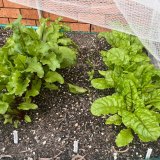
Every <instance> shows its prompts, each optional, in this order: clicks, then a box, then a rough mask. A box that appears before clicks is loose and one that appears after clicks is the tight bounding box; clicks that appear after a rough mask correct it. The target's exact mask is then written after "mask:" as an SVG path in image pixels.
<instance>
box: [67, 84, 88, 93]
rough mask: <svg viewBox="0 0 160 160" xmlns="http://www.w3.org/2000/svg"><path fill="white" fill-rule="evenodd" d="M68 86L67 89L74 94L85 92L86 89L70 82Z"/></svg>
mask: <svg viewBox="0 0 160 160" xmlns="http://www.w3.org/2000/svg"><path fill="white" fill-rule="evenodd" d="M68 87H69V91H70V92H71V93H74V94H82V93H85V92H87V89H85V88H83V87H79V86H77V85H73V84H70V83H68Z"/></svg>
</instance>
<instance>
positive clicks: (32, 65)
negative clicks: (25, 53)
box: [26, 57, 44, 78]
mask: <svg viewBox="0 0 160 160" xmlns="http://www.w3.org/2000/svg"><path fill="white" fill-rule="evenodd" d="M26 72H30V73H37V75H38V77H39V78H42V77H43V76H44V70H43V67H42V65H41V63H40V62H38V60H37V57H34V58H28V67H27V69H26Z"/></svg>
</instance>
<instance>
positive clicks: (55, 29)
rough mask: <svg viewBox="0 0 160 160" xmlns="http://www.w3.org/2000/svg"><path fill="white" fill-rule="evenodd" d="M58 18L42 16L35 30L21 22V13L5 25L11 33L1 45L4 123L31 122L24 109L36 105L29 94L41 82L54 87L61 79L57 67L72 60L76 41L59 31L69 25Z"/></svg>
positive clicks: (35, 91) (0, 112)
mask: <svg viewBox="0 0 160 160" xmlns="http://www.w3.org/2000/svg"><path fill="white" fill-rule="evenodd" d="M60 20H61V19H57V20H56V21H55V22H53V23H51V24H50V25H47V23H48V19H41V20H40V26H39V27H38V29H37V30H36V31H35V30H34V29H33V28H27V27H25V26H24V25H22V24H21V22H20V21H21V16H20V17H19V19H17V20H16V21H15V22H14V23H12V24H10V25H8V27H9V28H11V29H12V30H13V35H12V36H11V37H10V38H8V40H7V42H6V44H5V45H4V46H3V47H2V48H1V49H0V90H1V92H0V115H1V117H2V118H3V119H4V124H6V123H14V126H15V127H17V125H18V123H19V121H20V120H23V119H24V120H25V121H26V122H31V118H30V117H29V116H28V115H27V112H26V111H28V110H34V109H37V108H38V106H37V105H36V104H34V103H32V97H35V96H37V95H38V94H39V92H40V89H41V87H42V85H43V86H44V87H45V88H49V89H52V90H57V89H58V85H57V84H58V83H59V84H63V83H64V78H63V76H62V75H61V74H60V73H58V71H57V70H59V69H61V68H66V67H70V66H72V65H74V64H75V62H76V54H77V50H76V47H75V44H74V43H73V42H72V40H71V39H69V38H67V37H66V36H65V35H64V33H63V32H61V31H62V30H63V31H69V28H68V27H67V26H65V25H63V24H60V23H59V21H60Z"/></svg>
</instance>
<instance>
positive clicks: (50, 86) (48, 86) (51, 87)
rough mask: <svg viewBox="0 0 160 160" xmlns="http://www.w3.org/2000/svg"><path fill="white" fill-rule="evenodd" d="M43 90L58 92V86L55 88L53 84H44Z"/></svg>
mask: <svg viewBox="0 0 160 160" xmlns="http://www.w3.org/2000/svg"><path fill="white" fill-rule="evenodd" d="M45 88H48V89H51V90H58V89H59V88H58V86H56V85H55V84H53V83H47V82H46V83H45Z"/></svg>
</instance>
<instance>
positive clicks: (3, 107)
mask: <svg viewBox="0 0 160 160" xmlns="http://www.w3.org/2000/svg"><path fill="white" fill-rule="evenodd" d="M8 107H9V104H8V103H6V102H3V101H0V114H5V113H6V112H7V110H8Z"/></svg>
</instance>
